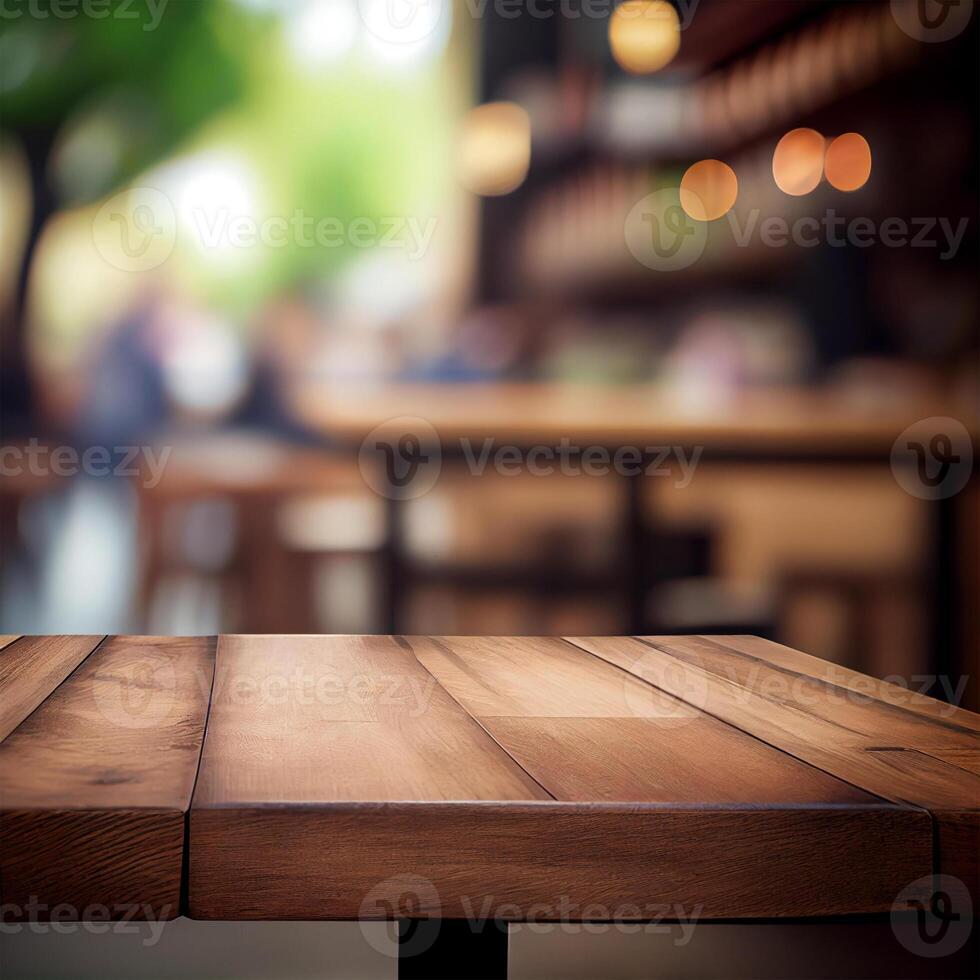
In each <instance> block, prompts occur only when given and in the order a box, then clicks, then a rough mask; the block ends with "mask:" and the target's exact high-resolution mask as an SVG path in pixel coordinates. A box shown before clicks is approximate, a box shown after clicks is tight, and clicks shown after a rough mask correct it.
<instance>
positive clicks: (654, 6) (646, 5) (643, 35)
mask: <svg viewBox="0 0 980 980" xmlns="http://www.w3.org/2000/svg"><path fill="white" fill-rule="evenodd" d="M680 29H681V25H680V18H679V17H678V16H677V11H676V10H675V9H674V7H673V6H672V5H671V4H669V3H667V0H626V2H625V3H622V4H620V5H619V6H618V7H617V8H616V9H615V10H614V11H613V14H612V17H610V18H609V46H610V48H611V49H612V53H613V57H614V58H615V59H616V62H617V63H618V64H619V66H620V67H621V68H624V69H625V70H626V71H628V72H630V73H632V74H634V75H649V74H650V73H651V72H655V71H660V69H661V68H664V67H665V66H666V65H668V64H670V62H671V61H672V60H673V59H674V56H675V55H676V54H677V52H678V50H679V49H680V46H681V34H680Z"/></svg>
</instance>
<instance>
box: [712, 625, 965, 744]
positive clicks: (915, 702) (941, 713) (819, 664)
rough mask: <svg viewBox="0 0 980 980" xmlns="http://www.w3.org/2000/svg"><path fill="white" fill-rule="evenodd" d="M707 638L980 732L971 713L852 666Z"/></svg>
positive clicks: (754, 640) (764, 643) (769, 645)
mask: <svg viewBox="0 0 980 980" xmlns="http://www.w3.org/2000/svg"><path fill="white" fill-rule="evenodd" d="M704 639H710V640H713V641H714V642H715V643H720V644H722V645H723V646H725V647H728V648H729V649H731V650H736V651H738V652H740V653H743V654H745V655H746V656H748V657H749V658H751V659H753V660H758V661H764V662H766V663H768V664H770V665H771V666H773V667H776V668H782V669H784V670H786V671H787V672H789V673H790V674H796V675H798V676H804V677H812V678H814V679H815V680H817V681H823V682H825V683H826V684H828V685H830V686H832V687H834V688H838V689H840V688H843V689H845V690H847V691H849V692H851V693H852V694H854V695H855V696H856V698H857V699H858V700H860V699H861V698H868V699H870V698H873V699H874V700H876V701H880V702H882V703H884V704H888V705H892V706H893V707H895V708H900V709H901V710H903V711H907V712H911V713H912V714H916V715H919V716H921V717H923V718H929V719H932V720H934V721H938V722H947V721H952V722H954V723H955V724H957V725H958V726H960V727H961V728H965V729H967V730H969V731H973V732H977V733H980V715H978V714H975V713H974V712H972V711H967V710H966V709H964V708H960V707H957V706H956V705H953V704H947V703H946V702H944V701H937V700H936V699H935V698H930V697H927V696H926V695H924V694H920V693H919V692H918V691H915V690H912V689H911V688H909V687H903V686H901V685H899V684H890V683H888V682H887V681H883V680H879V679H878V678H877V677H869V676H868V675H867V674H862V673H860V672H859V671H856V670H852V669H851V668H850V667H844V666H842V665H841V664H834V663H830V662H829V661H827V660H821V659H820V658H819V657H813V656H810V654H808V653H803V652H801V651H800V650H794V649H793V648H792V647H787V646H783V644H781V643H775V642H774V641H772V640H765V639H763V638H762V637H760V636H711V637H704Z"/></svg>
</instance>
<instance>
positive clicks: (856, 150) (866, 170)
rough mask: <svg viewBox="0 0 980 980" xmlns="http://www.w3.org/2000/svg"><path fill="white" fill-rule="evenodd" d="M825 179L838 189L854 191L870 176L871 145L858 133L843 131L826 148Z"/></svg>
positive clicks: (862, 185)
mask: <svg viewBox="0 0 980 980" xmlns="http://www.w3.org/2000/svg"><path fill="white" fill-rule="evenodd" d="M824 172H825V173H826V175H827V181H828V183H829V184H830V185H831V186H832V187H836V188H837V190H839V191H856V190H858V189H859V188H861V187H864V185H865V184H866V183H867V182H868V178H869V177H870V176H871V147H870V146H869V145H868V141H867V140H866V139H865V138H864V137H863V136H862V135H861V134H860V133H844V135H843V136H838V137H837V139H835V140H834V141H833V142H832V143H831V144H830V146H829V147H828V148H827V157H826V159H825V161H824Z"/></svg>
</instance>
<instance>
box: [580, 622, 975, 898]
mask: <svg viewBox="0 0 980 980" xmlns="http://www.w3.org/2000/svg"><path fill="white" fill-rule="evenodd" d="M573 642H575V643H576V644H578V645H580V646H581V647H582V648H583V649H585V650H589V651H590V652H592V653H594V654H595V655H596V656H597V657H600V658H602V659H604V660H606V661H608V662H610V663H615V664H617V665H618V666H620V667H622V668H623V669H624V670H628V671H630V672H631V673H632V674H634V676H638V677H643V678H645V679H646V680H648V681H649V682H650V683H651V684H654V685H656V686H657V687H659V688H661V689H662V690H664V691H668V692H670V693H672V694H675V695H676V696H678V697H681V698H684V697H690V696H691V693H690V692H691V690H694V691H695V693H696V695H697V700H698V704H699V706H701V707H703V708H704V710H705V711H707V712H709V713H710V714H712V715H714V716H715V717H717V718H720V719H722V720H724V721H726V722H728V723H729V724H731V725H735V726H737V727H739V728H741V729H742V730H744V731H746V732H749V733H751V734H752V735H754V736H756V737H757V738H760V739H763V740H764V741H766V742H768V743H769V744H770V745H773V746H776V747H778V748H780V749H782V750H783V751H784V752H787V753H789V754H791V755H793V756H795V757H796V758H798V759H802V760H805V761H807V762H809V763H811V764H812V765H814V766H818V767H819V768H821V769H823V770H824V771H826V772H828V773H832V774H834V775H836V776H838V777H840V778H841V779H844V780H847V781H848V782H849V783H851V784H853V785H855V786H860V787H862V788H864V789H866V790H867V791H868V792H871V793H875V794H876V795H878V796H880V797H883V798H885V799H890V800H894V801H896V802H901V803H907V804H910V805H914V806H918V807H922V808H924V809H926V810H928V811H929V812H930V813H932V814H933V816H934V817H936V818H937V828H938V831H939V835H938V837H939V839H938V844H939V852H940V854H942V855H943V856H944V857H943V862H944V863H943V865H942V868H943V869H947V868H957V869H960V870H961V871H962V872H963V873H965V874H966V875H967V876H968V878H966V879H964V880H965V881H966V883H967V885H968V887H970V888H971V891H973V892H974V894H977V893H978V885H980V883H978V881H977V878H976V875H975V874H974V869H975V865H976V859H975V857H971V856H969V855H966V854H965V853H963V852H962V851H961V847H962V846H963V845H964V843H965V842H967V841H969V840H970V839H971V838H970V835H971V833H972V830H971V828H973V827H974V826H975V822H974V821H973V819H972V817H971V816H969V815H970V814H971V813H972V812H973V811H974V810H975V809H976V808H977V806H978V799H977V787H978V785H980V784H978V782H977V780H976V778H975V777H974V776H973V775H972V774H971V773H970V772H969V771H968V770H966V769H964V768H962V767H960V766H957V765H956V764H955V763H948V762H945V761H943V759H940V758H939V757H938V756H937V753H943V754H945V752H947V751H949V752H952V753H953V754H954V755H956V756H957V757H962V756H963V755H966V756H967V757H968V756H969V750H970V749H971V748H972V745H974V744H975V739H973V737H972V735H971V734H970V732H968V731H967V730H966V729H965V728H964V727H963V726H961V725H959V724H957V723H956V722H951V721H947V720H945V719H935V718H931V717H927V716H925V715H923V716H921V717H920V718H919V721H918V724H919V729H918V732H919V736H920V741H921V742H922V743H923V744H925V745H928V746H929V753H930V754H928V755H927V754H924V753H922V752H917V751H914V750H915V749H916V748H917V746H916V744H915V743H916V738H915V731H916V730H915V729H914V728H913V727H912V726H911V724H910V722H909V716H908V715H907V714H906V713H904V709H902V708H900V707H898V706H896V705H889V704H886V703H885V702H882V701H877V700H872V701H865V702H862V701H861V700H860V699H859V700H856V701H855V700H850V699H846V698H843V699H842V698H834V697H831V696H830V693H829V691H828V686H827V685H825V684H823V683H822V682H821V683H818V688H817V689H816V690H813V689H811V688H810V687H809V686H808V684H806V683H804V684H803V687H802V688H801V687H800V686H798V684H797V683H796V682H794V683H787V681H786V679H785V678H781V677H779V676H778V675H776V674H775V673H768V672H767V671H768V668H763V669H761V670H758V671H756V672H754V673H750V672H749V671H747V670H746V665H745V663H741V664H739V663H738V662H737V661H736V662H733V661H731V660H730V659H729V658H728V652H730V651H728V652H726V650H725V648H723V647H720V646H719V644H717V643H715V642H714V641H712V640H711V639H709V638H706V637H650V638H646V639H645V640H641V639H637V638H632V637H600V638H587V637H576V638H575V639H574V641H573ZM719 651H720V652H719ZM678 664H681V665H683V670H682V671H681V672H679V671H678ZM692 678H693V680H692ZM801 692H807V693H805V694H804V693H801ZM893 720H894V721H896V724H895V727H894V728H890V727H889V723H890V722H891V721H893ZM961 740H962V742H964V743H965V745H961V744H960V742H961ZM937 741H941V744H940V745H939V746H938V747H937V746H936V742H937ZM951 743H952V744H951ZM902 750H904V751H902ZM957 814H959V816H957ZM953 826H955V827H957V828H959V829H958V830H957V832H956V833H955V835H951V833H950V832H949V831H948V830H947V828H949V827H953ZM964 827H965V828H966V829H965V831H964V830H963V828H964ZM950 873H955V872H954V871H952V870H951V871H950ZM970 875H973V877H972V878H970V877H969V876H970Z"/></svg>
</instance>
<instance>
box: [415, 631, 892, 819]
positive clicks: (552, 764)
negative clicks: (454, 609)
mask: <svg viewBox="0 0 980 980" xmlns="http://www.w3.org/2000/svg"><path fill="white" fill-rule="evenodd" d="M406 642H408V643H409V644H410V645H411V646H412V648H413V649H414V650H415V653H416V655H417V656H418V658H419V660H420V661H421V662H422V663H423V664H424V665H425V666H426V668H427V669H428V670H429V671H430V672H431V673H432V674H433V675H434V676H435V677H436V678H438V680H439V682H440V683H441V684H442V685H443V686H445V687H446V689H447V690H448V691H449V692H450V693H451V694H452V695H453V697H455V698H456V699H457V700H458V701H459V702H460V703H461V704H462V705H463V707H465V708H466V709H467V710H468V711H469V712H471V713H472V714H473V715H474V717H476V718H478V719H479V720H480V722H481V724H483V725H484V727H485V728H486V729H487V730H488V731H489V732H490V733H491V734H492V735H493V736H494V738H495V739H497V741H498V742H500V744H501V745H503V746H504V748H505V749H506V750H507V751H508V752H509V753H510V754H511V755H512V756H513V757H514V758H515V759H517V761H518V762H519V763H520V764H521V766H523V767H524V768H525V769H526V770H527V771H528V772H530V773H531V774H532V775H533V776H534V777H535V779H537V780H538V782H540V783H541V784H542V785H543V786H545V787H546V788H547V789H548V791H549V792H550V793H551V794H552V795H553V796H554V797H555V798H557V799H561V800H569V801H573V800H576V801H593V800H610V801H624V802H659V803H705V804H709V803H753V802H754V803H759V804H766V803H774V804H778V803H815V804H820V803H824V804H830V803H874V802H881V801H880V800H879V799H877V798H875V797H873V796H870V795H869V794H867V793H865V792H863V791H862V790H859V789H856V788H854V787H853V786H849V785H847V784H846V783H842V782H841V781H840V780H838V779H836V778H834V777H833V776H828V775H827V774H826V773H824V772H821V771H820V770H819V769H814V768H813V767H811V766H808V765H805V764H801V763H800V762H799V761H798V760H796V759H793V758H792V757H790V756H788V755H786V754H785V753H783V752H780V751H778V750H776V749H773V748H771V747H770V746H769V745H766V744H765V743H764V742H761V741H759V740H758V739H755V738H750V737H747V736H746V735H745V734H744V733H742V732H740V731H738V730H737V729H734V728H732V727H730V726H729V725H725V724H723V723H722V722H719V721H718V720H717V719H715V718H712V717H710V716H709V715H707V714H705V713H704V712H702V711H700V710H699V709H698V708H697V707H696V706H694V705H690V704H687V703H686V702H684V701H681V700H678V699H677V698H675V697H672V696H671V695H669V694H664V693H663V692H662V691H658V690H656V689H655V688H652V687H651V686H650V685H649V684H647V683H646V682H644V681H642V680H638V679H637V678H635V677H633V676H632V675H631V674H629V673H628V672H626V671H623V670H619V669H617V668H615V667H611V666H609V664H607V663H605V662H604V661H602V660H600V659H598V658H596V657H593V656H591V655H590V654H588V653H586V652H585V651H583V650H580V649H578V648H577V647H575V646H573V645H571V644H570V643H567V642H565V641H564V640H561V639H558V638H553V637H541V638H529V637H521V638H517V639H515V638H510V637H452V638H447V637H441V638H440V637H406ZM721 758H724V759H726V760H727V764H726V765H725V766H719V765H718V762H717V760H718V759H721Z"/></svg>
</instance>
